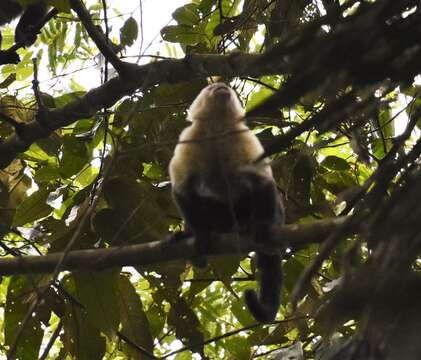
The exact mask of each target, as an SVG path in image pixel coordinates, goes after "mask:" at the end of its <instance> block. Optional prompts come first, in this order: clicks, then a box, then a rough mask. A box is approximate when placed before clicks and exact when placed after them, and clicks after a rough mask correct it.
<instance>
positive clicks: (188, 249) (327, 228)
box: [0, 217, 358, 275]
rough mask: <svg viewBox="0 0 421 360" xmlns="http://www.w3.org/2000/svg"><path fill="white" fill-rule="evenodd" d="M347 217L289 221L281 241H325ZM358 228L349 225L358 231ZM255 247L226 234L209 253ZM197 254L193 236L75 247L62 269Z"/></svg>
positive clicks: (43, 265) (29, 265)
mask: <svg viewBox="0 0 421 360" xmlns="http://www.w3.org/2000/svg"><path fill="white" fill-rule="evenodd" d="M345 219H346V217H340V218H334V219H326V220H320V221H317V222H314V223H311V224H301V225H287V226H285V227H284V228H282V229H279V230H278V235H277V238H278V239H279V245H282V244H283V245H284V244H285V243H287V245H288V246H291V247H294V248H300V247H302V246H305V245H307V244H310V243H320V242H323V241H324V240H325V239H326V238H327V237H328V236H329V234H331V233H332V232H333V231H335V230H336V229H338V228H339V227H341V226H342V225H343V223H344V221H345ZM357 231H358V228H357V227H355V228H353V229H349V232H352V233H355V232H357ZM255 249H256V244H253V243H252V242H251V241H250V240H241V241H239V240H238V236H232V235H229V234H227V235H224V236H221V237H220V238H218V239H214V241H213V243H212V244H211V248H210V249H209V255H211V256H212V255H213V256H215V255H223V254H239V253H242V254H246V253H248V252H250V251H253V250H255ZM61 255H62V254H61V253H57V254H50V255H45V256H26V257H19V258H10V259H9V258H7V259H2V260H0V274H1V275H11V274H22V273H28V272H29V273H49V272H52V271H54V269H55V267H56V266H57V263H58V261H59V259H60V258H61ZM193 256H194V247H193V239H192V238H189V239H185V240H171V241H169V240H163V241H154V242H150V243H146V244H139V245H129V246H124V247H119V248H109V249H95V250H93V249H92V250H90V249H89V250H75V251H71V252H70V253H69V254H68V256H67V258H66V259H65V260H64V262H63V264H62V266H61V270H71V271H75V270H103V269H107V268H111V267H121V266H142V265H151V264H156V263H162V262H167V261H173V260H189V259H190V258H192V257H193Z"/></svg>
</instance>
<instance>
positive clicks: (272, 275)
mask: <svg viewBox="0 0 421 360" xmlns="http://www.w3.org/2000/svg"><path fill="white" fill-rule="evenodd" d="M244 116H245V111H244V109H243V107H242V106H241V103H240V101H239V100H238V98H237V95H236V94H235V92H234V91H233V90H232V89H231V88H230V87H229V86H227V85H225V84H223V83H215V84H212V85H209V86H207V87H206V88H204V89H203V90H202V91H201V92H200V94H199V95H198V96H197V98H196V99H195V100H194V102H193V103H192V105H191V106H190V109H189V111H188V117H187V118H188V120H191V121H192V125H191V126H189V127H187V128H186V129H184V131H183V132H182V133H181V135H180V139H179V143H178V145H177V146H176V148H175V151H174V156H173V158H172V159H171V162H170V165H169V173H170V178H171V184H172V193H173V198H174V201H175V203H176V205H177V207H178V209H179V211H180V212H181V214H182V217H183V219H184V221H185V225H186V230H187V231H190V232H191V233H192V234H193V236H194V239H195V247H196V252H197V258H195V259H193V264H194V265H196V266H199V265H201V266H205V265H206V258H205V254H206V251H207V248H208V244H209V241H211V238H212V235H213V234H221V233H228V232H237V233H238V234H240V235H249V236H251V237H252V238H253V239H254V241H255V242H260V243H263V244H264V242H265V241H267V242H268V244H269V243H270V241H271V240H272V239H273V237H274V229H275V228H276V227H278V226H279V225H282V224H283V223H284V209H283V203H282V199H281V196H280V194H279V193H278V191H277V187H276V184H275V181H274V179H273V175H272V169H271V168H270V166H269V165H268V164H267V163H265V162H262V163H260V164H255V163H254V162H255V160H256V159H257V158H258V157H259V156H260V155H262V154H263V151H264V150H263V147H262V145H261V143H260V142H259V140H258V139H257V137H256V136H255V135H254V134H253V133H252V132H251V131H250V129H249V128H248V127H247V126H246V125H245V123H244ZM268 247H269V246H268ZM257 267H258V269H259V271H260V276H261V279H260V294H259V296H257V294H256V293H255V292H254V291H253V290H247V291H246V293H245V301H246V304H247V306H248V308H249V310H250V312H251V313H252V315H253V316H254V317H255V319H256V320H258V321H260V322H269V321H272V320H273V319H274V318H275V316H276V314H277V312H278V309H279V305H280V291H281V283H282V269H281V251H280V250H279V249H272V250H267V251H265V252H261V251H258V252H257Z"/></svg>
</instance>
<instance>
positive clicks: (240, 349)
mask: <svg viewBox="0 0 421 360" xmlns="http://www.w3.org/2000/svg"><path fill="white" fill-rule="evenodd" d="M224 345H225V348H226V349H227V351H228V352H229V353H230V354H231V355H232V356H233V358H234V359H237V360H242V359H244V360H246V359H250V351H251V349H250V346H249V344H248V341H247V339H246V338H243V337H239V336H236V337H230V338H228V339H226V340H225V341H224Z"/></svg>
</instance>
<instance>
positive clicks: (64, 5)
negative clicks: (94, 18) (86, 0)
mask: <svg viewBox="0 0 421 360" xmlns="http://www.w3.org/2000/svg"><path fill="white" fill-rule="evenodd" d="M50 3H51V5H52V6H54V7H55V8H56V9H57V10H58V11H60V12H63V13H67V14H70V9H71V8H70V2H69V0H50Z"/></svg>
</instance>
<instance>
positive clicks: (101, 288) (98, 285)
mask: <svg viewBox="0 0 421 360" xmlns="http://www.w3.org/2000/svg"><path fill="white" fill-rule="evenodd" d="M119 272H120V271H119V269H117V270H116V269H113V270H107V271H101V272H83V273H75V274H74V275H73V277H74V281H75V286H76V296H77V299H78V300H79V301H80V302H81V303H82V304H83V305H84V307H85V310H86V318H87V320H89V321H90V322H91V324H92V325H93V326H94V327H95V328H97V329H98V330H99V331H102V332H104V333H105V334H107V336H108V337H111V336H113V335H114V334H115V332H116V331H117V329H118V324H119V322H120V315H119V312H118V311H116V309H118V296H117V293H118V277H119Z"/></svg>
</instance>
